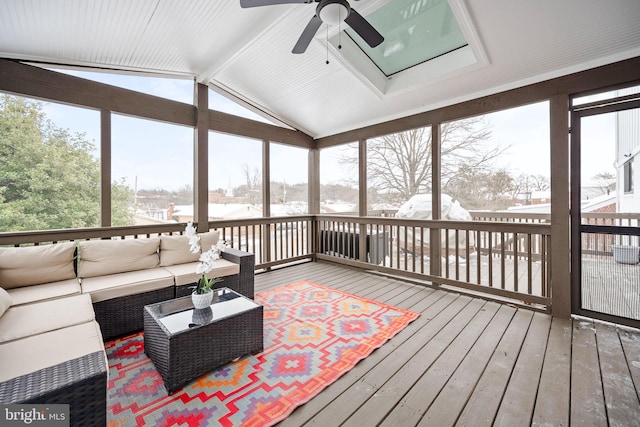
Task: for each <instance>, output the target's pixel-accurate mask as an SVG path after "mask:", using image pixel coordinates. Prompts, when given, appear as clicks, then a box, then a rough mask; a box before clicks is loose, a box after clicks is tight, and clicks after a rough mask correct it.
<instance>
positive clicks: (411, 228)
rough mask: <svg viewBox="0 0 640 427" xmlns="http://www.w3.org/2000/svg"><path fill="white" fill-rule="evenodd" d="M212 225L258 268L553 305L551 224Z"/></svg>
mask: <svg viewBox="0 0 640 427" xmlns="http://www.w3.org/2000/svg"><path fill="white" fill-rule="evenodd" d="M209 229H211V230H219V231H220V233H221V238H223V239H226V240H229V242H230V244H231V246H232V247H234V248H238V249H241V250H244V251H248V252H252V253H254V254H255V256H256V270H265V269H270V268H272V267H275V266H278V265H281V264H286V263H292V262H298V261H304V260H310V259H314V258H317V259H325V260H330V261H333V262H339V263H343V264H350V265H356V266H360V267H365V268H367V269H368V270H375V271H379V272H381V273H386V274H395V275H401V276H405V277H408V278H413V279H416V280H419V281H426V282H431V283H435V284H438V285H442V286H448V287H455V288H458V289H460V288H462V289H467V290H470V291H474V292H483V293H489V294H492V295H494V296H496V297H501V298H508V299H510V300H512V301H515V302H517V301H519V302H524V303H526V304H534V305H537V306H540V307H542V308H546V307H547V306H548V305H549V296H550V293H549V283H550V280H549V268H548V263H549V234H550V225H549V224H547V223H542V222H540V223H526V222H525V223H522V222H497V221H424V220H400V219H397V218H389V217H357V216H351V215H333V216H329V215H317V216H312V215H301V216H291V217H277V218H251V219H243V220H224V221H211V222H210V223H209ZM183 232H184V224H160V225H145V226H136V227H110V228H90V229H73V230H51V231H41V232H16V233H0V245H2V246H6V245H11V246H19V245H30V244H47V243H56V242H62V241H70V240H75V241H77V240H84V239H114V238H115V239H125V238H144V237H150V236H158V235H161V234H182V233H183ZM438 236H439V237H438ZM431 240H434V241H433V242H432V241H431Z"/></svg>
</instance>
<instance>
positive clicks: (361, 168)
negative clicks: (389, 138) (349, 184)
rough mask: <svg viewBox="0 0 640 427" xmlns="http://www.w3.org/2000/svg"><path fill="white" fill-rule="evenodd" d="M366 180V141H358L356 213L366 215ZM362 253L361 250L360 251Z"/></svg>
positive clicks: (367, 210) (367, 206)
mask: <svg viewBox="0 0 640 427" xmlns="http://www.w3.org/2000/svg"><path fill="white" fill-rule="evenodd" d="M368 186H369V184H368V181H367V141H366V140H361V141H358V215H360V216H367V214H368V212H369V201H368V199H367V194H368V192H369V191H368V190H369V187H368ZM360 253H362V252H360Z"/></svg>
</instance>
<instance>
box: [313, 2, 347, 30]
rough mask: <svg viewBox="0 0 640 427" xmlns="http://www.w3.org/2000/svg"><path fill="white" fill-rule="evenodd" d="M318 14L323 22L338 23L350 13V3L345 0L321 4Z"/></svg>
mask: <svg viewBox="0 0 640 427" xmlns="http://www.w3.org/2000/svg"><path fill="white" fill-rule="evenodd" d="M320 6H321V7H319V8H318V9H320V10H319V11H318V16H319V17H320V19H322V22H324V23H325V24H329V25H336V24H339V23H340V22H342V21H344V20H345V18H346V17H347V16H348V15H349V4H348V3H347V2H346V1H345V2H342V1H335V2H327V3H325V4H322V3H321V4H320Z"/></svg>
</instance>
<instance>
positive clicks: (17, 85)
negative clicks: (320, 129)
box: [0, 59, 313, 148]
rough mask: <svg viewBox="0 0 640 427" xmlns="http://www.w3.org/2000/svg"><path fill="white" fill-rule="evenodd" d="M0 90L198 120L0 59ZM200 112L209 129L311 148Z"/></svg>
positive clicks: (192, 112) (162, 103) (285, 134)
mask: <svg viewBox="0 0 640 427" xmlns="http://www.w3.org/2000/svg"><path fill="white" fill-rule="evenodd" d="M204 86H206V85H204ZM206 87H207V90H209V87H208V86H206ZM0 91H5V92H9V93H12V94H15V95H20V96H28V97H33V98H37V99H42V100H47V101H52V102H60V103H63V104H72V105H76V106H79V107H85V108H94V109H97V110H108V111H111V112H114V113H118V114H125V115H130V116H135V117H140V118H146V119H151V120H159V121H162V122H167V123H172V124H179V125H185V126H191V127H195V126H196V120H197V119H196V114H197V111H196V107H195V106H194V105H189V104H185V103H182V102H178V101H173V100H170V99H166V98H162V97H159V96H154V95H149V94H146V93H141V92H136V91H133V90H129V89H124V88H120V87H117V86H111V85H108V84H104V83H99V82H94V81H92V80H87V79H83V78H80V77H76V76H70V75H67V74H63V73H59V72H56V71H50V70H46V69H44V68H40V67H36V66H33V65H27V64H23V63H21V62H19V61H12V60H8V59H0ZM205 108H206V110H207V111H208V114H209V116H210V117H209V129H211V130H213V131H216V132H223V133H231V134H234V135H239V136H245V137H248V138H257V139H263V138H268V139H270V140H272V141H277V142H281V143H283V144H289V145H295V146H298V147H304V148H309V147H311V146H312V144H313V139H312V138H311V137H310V136H308V135H306V134H304V133H303V132H300V131H295V130H290V129H286V128H282V127H279V126H275V125H271V124H268V123H261V122H258V121H255V120H250V119H246V118H244V117H238V116H234V115H231V114H227V113H223V112H220V111H214V110H209V107H208V105H207V106H206V107H205Z"/></svg>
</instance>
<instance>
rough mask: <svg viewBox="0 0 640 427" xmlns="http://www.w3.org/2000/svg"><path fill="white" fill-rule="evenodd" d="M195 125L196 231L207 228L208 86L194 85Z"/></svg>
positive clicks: (194, 183) (194, 192)
mask: <svg viewBox="0 0 640 427" xmlns="http://www.w3.org/2000/svg"><path fill="white" fill-rule="evenodd" d="M194 101H195V104H196V110H197V112H198V115H197V119H198V120H197V125H196V129H195V133H194V144H193V209H194V212H193V216H194V218H193V220H194V221H195V222H197V223H198V231H200V232H204V231H208V230H209V212H208V211H209V115H208V114H207V113H208V111H209V87H208V86H206V85H203V84H202V83H196V85H195V86H194Z"/></svg>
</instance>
